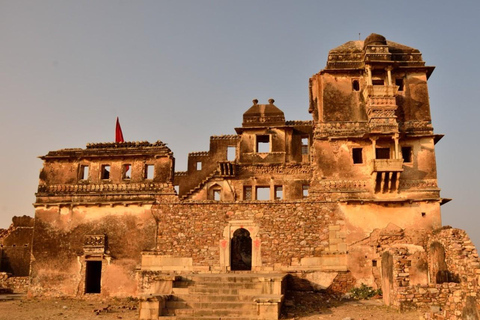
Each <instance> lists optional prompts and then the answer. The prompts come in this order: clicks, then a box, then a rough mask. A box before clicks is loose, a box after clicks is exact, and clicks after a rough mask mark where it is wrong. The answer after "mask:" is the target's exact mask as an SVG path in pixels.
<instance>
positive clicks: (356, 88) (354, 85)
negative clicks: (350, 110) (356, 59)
mask: <svg viewBox="0 0 480 320" xmlns="http://www.w3.org/2000/svg"><path fill="white" fill-rule="evenodd" d="M352 90H353V91H360V83H359V82H358V80H353V81H352Z"/></svg>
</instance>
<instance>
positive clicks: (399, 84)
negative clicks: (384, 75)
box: [395, 78, 403, 91]
mask: <svg viewBox="0 0 480 320" xmlns="http://www.w3.org/2000/svg"><path fill="white" fill-rule="evenodd" d="M395 85H396V86H397V87H398V91H403V79H401V78H400V79H395Z"/></svg>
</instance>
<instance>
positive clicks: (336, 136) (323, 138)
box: [29, 34, 480, 319]
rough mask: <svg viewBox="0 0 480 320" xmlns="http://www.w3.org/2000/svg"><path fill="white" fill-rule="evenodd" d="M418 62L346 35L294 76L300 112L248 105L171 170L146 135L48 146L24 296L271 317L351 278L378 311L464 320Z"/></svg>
mask: <svg viewBox="0 0 480 320" xmlns="http://www.w3.org/2000/svg"><path fill="white" fill-rule="evenodd" d="M433 69H434V67H430V66H427V65H425V62H424V61H423V59H422V55H421V53H420V52H419V51H418V50H417V49H414V48H411V47H408V46H405V45H402V44H398V43H395V42H392V41H387V40H386V39H385V38H384V37H383V36H380V35H376V34H372V35H370V36H369V37H367V38H366V39H365V41H360V40H359V41H350V42H347V43H345V44H343V45H341V46H339V47H337V48H335V49H333V50H331V51H330V52H329V54H328V61H327V64H326V67H325V68H324V69H323V70H321V71H320V72H318V73H316V74H314V75H313V76H312V77H311V78H310V80H309V92H310V105H309V106H305V111H307V109H308V112H309V113H310V114H311V116H312V120H309V121H288V120H286V119H285V117H284V113H283V111H282V110H280V109H279V108H278V107H277V106H276V105H275V101H274V100H273V99H270V100H269V101H268V102H266V103H262V102H259V101H257V100H253V105H252V106H251V107H250V108H246V109H247V110H246V112H245V113H244V114H243V120H242V122H241V125H239V127H237V128H235V132H236V134H231V135H224V136H212V137H211V138H210V148H209V150H208V151H201V152H193V153H190V154H189V156H188V169H187V171H185V172H175V168H174V157H173V154H172V152H171V150H170V149H169V148H168V147H167V146H166V145H165V144H164V143H163V142H161V141H157V142H155V143H148V142H122V143H92V144H88V145H87V147H86V148H85V149H62V150H58V151H51V152H49V153H48V154H47V155H45V156H43V157H41V159H42V160H43V163H44V164H43V169H42V170H41V173H40V183H39V187H38V192H37V198H36V202H35V204H34V206H35V231H34V238H33V254H32V262H31V270H30V276H31V284H30V288H29V290H30V292H31V293H32V294H33V295H55V296H83V295H88V294H100V295H105V296H140V297H146V298H145V300H144V301H143V302H142V309H141V312H140V317H141V318H142V319H158V318H159V317H161V316H173V315H175V316H176V317H177V318H179V319H180V318H192V317H193V318H198V317H202V316H203V317H207V316H209V317H216V318H221V317H227V316H228V317H234V316H237V317H242V318H244V319H245V318H249V319H277V317H278V313H279V310H280V307H281V303H282V301H283V296H284V293H285V290H329V291H331V292H339V293H340V292H346V291H348V290H350V289H351V288H352V287H353V286H360V284H362V283H364V284H367V285H369V286H372V287H374V288H381V289H382V290H383V299H384V301H385V303H386V304H388V305H393V306H397V307H399V308H402V309H407V308H424V309H425V310H426V315H427V316H428V317H431V318H439V319H440V318H441V319H444V318H442V317H445V318H446V319H460V318H462V317H467V316H471V317H474V318H468V319H477V318H478V315H477V314H476V309H477V307H478V306H477V305H476V304H477V303H478V302H477V300H478V297H479V294H480V292H479V285H480V284H479V282H480V264H479V259H478V254H477V251H476V249H475V247H474V246H473V244H472V243H471V241H470V240H469V238H468V236H467V235H466V234H465V232H464V231H462V230H458V229H452V228H446V227H443V228H442V221H441V215H440V206H441V205H442V204H443V203H445V202H447V201H448V200H447V199H444V198H442V197H441V196H440V189H439V187H438V185H437V173H436V163H435V144H436V143H437V142H438V141H439V140H440V139H441V137H442V135H439V134H435V133H434V131H433V127H432V118H431V114H430V105H429V97H428V86H427V80H428V78H429V77H430V75H431V74H432V72H433ZM240 120H241V119H239V124H240ZM472 310H473V311H472Z"/></svg>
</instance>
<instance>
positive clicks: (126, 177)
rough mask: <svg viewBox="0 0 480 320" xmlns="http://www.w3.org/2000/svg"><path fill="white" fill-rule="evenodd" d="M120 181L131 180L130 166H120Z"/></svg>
mask: <svg viewBox="0 0 480 320" xmlns="http://www.w3.org/2000/svg"><path fill="white" fill-rule="evenodd" d="M122 179H123V180H130V179H132V165H131V164H124V165H122Z"/></svg>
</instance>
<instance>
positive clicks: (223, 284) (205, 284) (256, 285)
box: [191, 282, 263, 290]
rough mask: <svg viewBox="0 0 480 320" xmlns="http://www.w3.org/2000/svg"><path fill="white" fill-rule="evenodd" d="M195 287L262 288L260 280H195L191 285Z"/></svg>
mask: <svg viewBox="0 0 480 320" xmlns="http://www.w3.org/2000/svg"><path fill="white" fill-rule="evenodd" d="M191 287H195V288H220V289H259V290H261V289H262V288H263V283H261V282H197V283H195V285H193V286H191Z"/></svg>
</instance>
